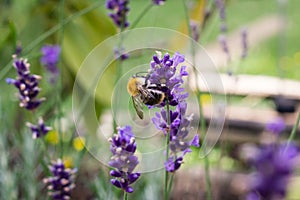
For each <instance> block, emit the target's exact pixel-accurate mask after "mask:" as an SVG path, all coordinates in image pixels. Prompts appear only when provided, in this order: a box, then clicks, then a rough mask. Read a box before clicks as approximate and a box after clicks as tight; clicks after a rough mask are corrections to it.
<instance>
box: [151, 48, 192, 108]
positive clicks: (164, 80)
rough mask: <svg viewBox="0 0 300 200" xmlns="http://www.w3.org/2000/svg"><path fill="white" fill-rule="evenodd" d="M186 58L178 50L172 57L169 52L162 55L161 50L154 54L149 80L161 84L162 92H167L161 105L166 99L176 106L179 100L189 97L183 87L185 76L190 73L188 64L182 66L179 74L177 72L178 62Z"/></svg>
mask: <svg viewBox="0 0 300 200" xmlns="http://www.w3.org/2000/svg"><path fill="white" fill-rule="evenodd" d="M184 60H185V59H184V56H183V55H182V54H180V53H178V52H176V53H175V54H174V56H173V57H170V55H169V54H168V53H166V54H165V55H164V57H162V55H161V53H160V52H157V54H156V55H154V56H153V60H152V61H151V63H150V71H149V77H148V79H147V81H149V82H150V83H151V84H156V85H159V86H161V90H162V92H164V93H165V95H166V98H165V101H164V102H162V104H161V106H164V105H165V103H166V101H168V103H169V104H170V105H172V106H176V105H177V104H178V103H179V102H181V101H183V100H184V99H185V98H187V96H188V93H185V92H184V90H183V88H182V87H181V86H182V84H183V77H184V76H187V75H188V72H187V71H186V66H182V67H181V68H180V71H179V74H176V69H177V66H178V64H180V63H182V62H184Z"/></svg>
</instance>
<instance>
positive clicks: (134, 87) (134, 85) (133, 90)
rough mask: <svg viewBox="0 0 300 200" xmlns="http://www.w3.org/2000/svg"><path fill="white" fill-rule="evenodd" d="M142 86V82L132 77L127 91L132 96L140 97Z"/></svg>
mask: <svg viewBox="0 0 300 200" xmlns="http://www.w3.org/2000/svg"><path fill="white" fill-rule="evenodd" d="M140 84H141V81H140V80H139V78H137V77H132V78H130V79H129V81H128V83H127V91H128V93H129V94H130V95H131V96H136V95H138V93H139V91H138V85H140Z"/></svg>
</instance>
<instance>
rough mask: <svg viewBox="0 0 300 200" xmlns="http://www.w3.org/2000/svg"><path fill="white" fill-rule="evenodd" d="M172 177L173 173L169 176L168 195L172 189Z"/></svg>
mask: <svg viewBox="0 0 300 200" xmlns="http://www.w3.org/2000/svg"><path fill="white" fill-rule="evenodd" d="M174 175H175V173H172V174H171V178H170V182H169V187H168V194H170V192H171V189H172V185H173V179H174Z"/></svg>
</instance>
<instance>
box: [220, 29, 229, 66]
mask: <svg viewBox="0 0 300 200" xmlns="http://www.w3.org/2000/svg"><path fill="white" fill-rule="evenodd" d="M219 43H220V45H221V47H222V50H223V52H224V53H225V54H226V56H227V62H229V61H230V59H231V58H230V52H229V48H228V45H227V38H226V36H225V35H220V36H219Z"/></svg>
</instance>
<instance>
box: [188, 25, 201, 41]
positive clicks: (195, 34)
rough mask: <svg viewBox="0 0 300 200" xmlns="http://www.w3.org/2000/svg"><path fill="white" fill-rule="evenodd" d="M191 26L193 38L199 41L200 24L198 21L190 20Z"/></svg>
mask: <svg viewBox="0 0 300 200" xmlns="http://www.w3.org/2000/svg"><path fill="white" fill-rule="evenodd" d="M190 27H191V31H192V38H193V39H194V40H195V41H198V40H199V31H200V30H199V28H200V25H199V24H198V23H196V22H193V21H192V22H190Z"/></svg>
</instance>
